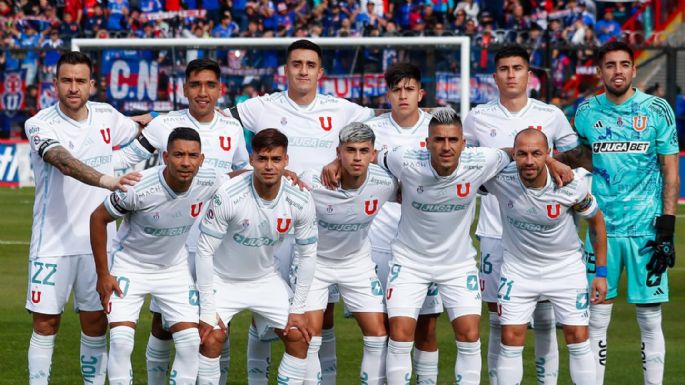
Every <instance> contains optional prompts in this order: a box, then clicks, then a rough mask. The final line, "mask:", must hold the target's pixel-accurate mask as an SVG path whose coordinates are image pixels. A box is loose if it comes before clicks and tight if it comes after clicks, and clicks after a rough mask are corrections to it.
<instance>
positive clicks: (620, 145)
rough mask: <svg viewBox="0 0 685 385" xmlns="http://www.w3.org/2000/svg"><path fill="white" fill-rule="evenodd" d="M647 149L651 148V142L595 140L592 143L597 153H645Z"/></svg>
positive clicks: (593, 149) (593, 150)
mask: <svg viewBox="0 0 685 385" xmlns="http://www.w3.org/2000/svg"><path fill="white" fill-rule="evenodd" d="M647 150H649V142H595V143H593V144H592V152H594V153H595V154H599V153H626V154H645V153H647Z"/></svg>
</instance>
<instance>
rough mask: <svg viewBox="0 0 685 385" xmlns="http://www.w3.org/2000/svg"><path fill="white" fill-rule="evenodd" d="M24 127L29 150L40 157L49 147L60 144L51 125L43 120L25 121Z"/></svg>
mask: <svg viewBox="0 0 685 385" xmlns="http://www.w3.org/2000/svg"><path fill="white" fill-rule="evenodd" d="M24 129H25V131H26V136H27V137H28V138H29V145H30V146H31V151H33V152H35V153H37V154H38V155H39V156H40V157H41V158H42V157H43V156H45V153H46V152H47V151H48V150H50V149H51V148H55V147H57V146H61V144H60V142H59V139H58V136H57V133H56V132H55V130H54V129H53V127H50V126H48V125H47V124H45V123H43V122H38V121H31V120H29V121H27V122H26V126H25V127H24Z"/></svg>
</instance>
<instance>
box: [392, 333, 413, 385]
mask: <svg viewBox="0 0 685 385" xmlns="http://www.w3.org/2000/svg"><path fill="white" fill-rule="evenodd" d="M413 346H414V342H400V341H393V339H392V338H391V339H389V340H388V355H387V357H386V359H385V368H386V372H385V373H386V377H387V380H388V385H409V382H410V381H411V349H412V347H413Z"/></svg>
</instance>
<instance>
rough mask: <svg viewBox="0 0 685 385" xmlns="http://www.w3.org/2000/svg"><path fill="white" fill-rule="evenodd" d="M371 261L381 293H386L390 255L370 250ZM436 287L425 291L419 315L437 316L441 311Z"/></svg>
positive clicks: (432, 286) (388, 252)
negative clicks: (381, 286) (374, 265)
mask: <svg viewBox="0 0 685 385" xmlns="http://www.w3.org/2000/svg"><path fill="white" fill-rule="evenodd" d="M371 259H372V260H373V262H374V263H375V264H376V274H377V275H378V279H379V280H380V281H381V284H382V285H383V291H384V292H385V291H386V284H387V282H388V274H389V273H390V265H391V264H392V263H391V260H392V253H391V252H390V251H381V250H378V249H376V250H374V249H372V250H371ZM438 294H439V289H438V285H436V284H431V286H430V287H429V288H428V290H426V299H425V300H424V301H423V305H421V310H419V314H420V315H424V314H439V313H442V311H443V306H442V298H440V296H439V295H438Z"/></svg>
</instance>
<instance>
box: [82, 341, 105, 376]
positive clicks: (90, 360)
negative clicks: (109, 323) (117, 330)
mask: <svg viewBox="0 0 685 385" xmlns="http://www.w3.org/2000/svg"><path fill="white" fill-rule="evenodd" d="M81 376H82V377H83V382H84V383H85V384H92V385H104V384H105V377H106V376H107V336H96V337H91V336H87V335H85V334H83V332H81Z"/></svg>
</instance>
